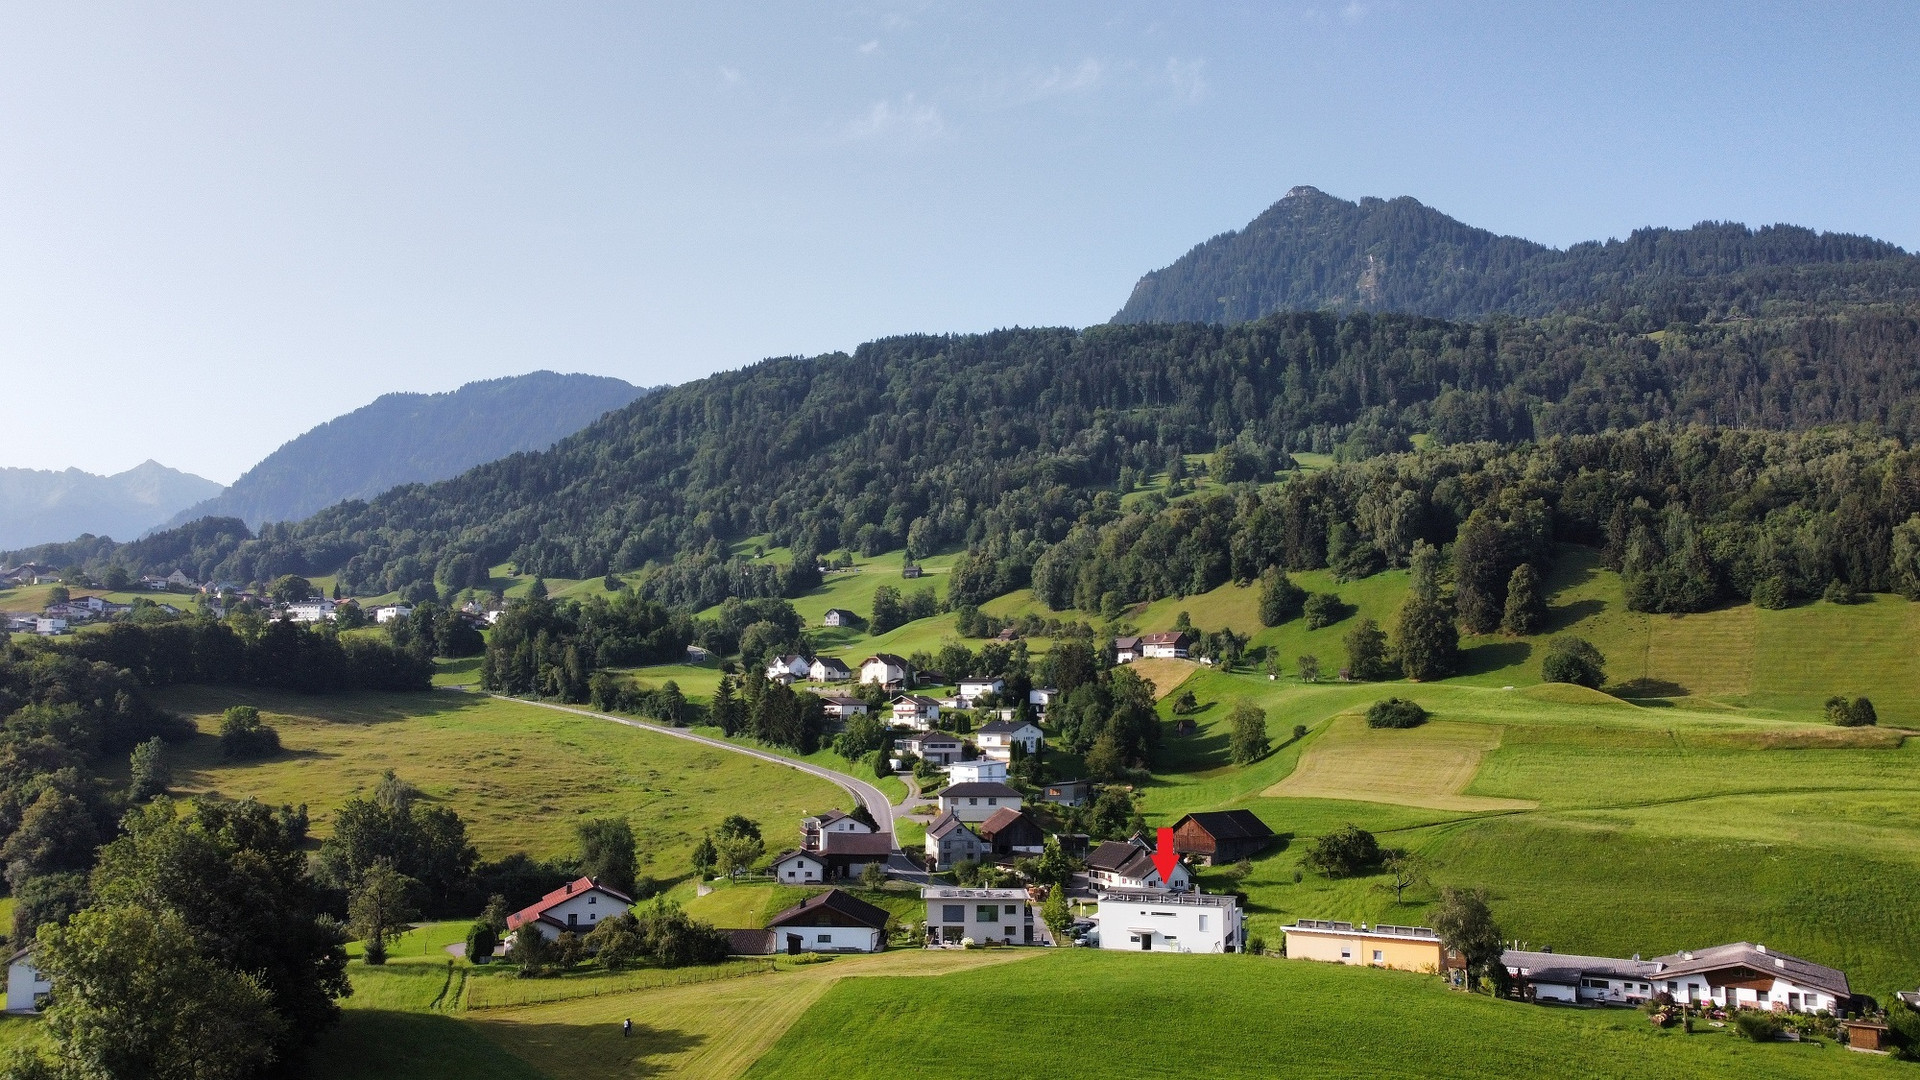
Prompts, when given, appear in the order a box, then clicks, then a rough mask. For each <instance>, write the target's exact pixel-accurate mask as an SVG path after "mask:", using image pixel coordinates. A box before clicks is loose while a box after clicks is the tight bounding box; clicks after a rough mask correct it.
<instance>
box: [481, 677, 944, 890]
mask: <svg viewBox="0 0 1920 1080" xmlns="http://www.w3.org/2000/svg"><path fill="white" fill-rule="evenodd" d="M470 692H480V691H470ZM487 696H488V697H496V698H499V699H500V700H502V701H512V702H517V703H519V704H521V705H533V706H537V707H538V708H542V709H552V710H553V711H555V712H564V713H572V714H574V715H575V716H584V717H587V718H589V719H593V720H606V721H609V722H611V723H615V724H624V725H626V726H627V727H631V728H640V729H642V730H645V731H653V732H658V733H659V734H662V735H671V736H673V737H674V738H676V739H686V740H687V741H689V742H697V743H703V744H705V745H707V746H711V747H713V748H714V749H716V750H726V751H730V752H732V753H735V754H745V755H747V756H748V757H752V758H759V759H760V760H761V761H765V762H770V763H772V764H774V765H784V766H786V767H787V768H789V769H798V770H800V771H801V772H803V773H808V774H811V775H813V776H817V777H819V778H820V779H822V780H827V781H831V782H832V783H835V784H838V785H840V786H841V787H843V788H846V789H847V790H848V791H850V792H852V793H853V797H854V798H855V799H857V800H859V802H860V805H862V806H864V807H866V808H867V813H869V814H872V815H873V821H874V824H876V825H878V826H879V827H880V828H881V829H882V830H884V831H885V832H886V834H887V835H888V836H890V837H894V846H893V854H892V855H891V856H889V857H888V859H887V871H888V872H889V873H890V874H892V875H893V876H894V877H897V878H902V879H905V880H908V881H918V882H921V883H923V884H924V883H926V882H927V881H929V880H931V879H930V877H929V875H928V874H927V872H926V871H924V870H922V869H920V868H919V867H918V866H916V865H914V864H913V863H912V862H911V861H909V860H908V859H907V857H906V855H904V854H902V853H901V851H900V841H899V838H898V837H897V836H895V835H894V831H893V809H894V808H893V803H892V802H891V801H889V800H888V798H887V793H886V792H884V791H881V790H880V789H879V788H877V787H875V786H873V785H872V784H870V783H868V782H866V781H865V780H862V779H860V778H859V777H857V776H849V775H847V774H846V773H843V772H836V771H834V770H833V769H829V768H826V767H825V766H822V765H815V764H812V763H811V762H806V761H795V760H794V759H792V758H789V757H781V756H780V755H779V754H775V753H770V752H768V751H766V750H755V749H754V748H752V747H750V746H741V745H740V744H738V743H731V742H728V741H726V740H725V739H714V738H709V737H708V736H705V735H696V734H694V733H693V732H691V731H688V730H687V729H685V728H677V727H669V726H667V725H665V724H654V723H649V722H647V721H645V720H633V719H629V718H627V717H624V716H614V715H612V714H610V713H603V712H595V711H593V710H592V709H582V708H580V707H578V706H575V705H556V704H554V703H553V702H550V701H529V700H527V699H526V698H517V697H510V696H508V695H506V694H488V695H487Z"/></svg>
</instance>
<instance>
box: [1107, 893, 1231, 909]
mask: <svg viewBox="0 0 1920 1080" xmlns="http://www.w3.org/2000/svg"><path fill="white" fill-rule="evenodd" d="M1098 895H1099V899H1100V902H1101V903H1103V904H1105V903H1109V902H1111V903H1116V904H1160V905H1172V906H1177V907H1221V908H1226V907H1239V906H1240V901H1239V900H1238V899H1236V898H1235V897H1232V896H1227V895H1224V894H1220V893H1199V892H1162V891H1161V890H1159V889H1101V890H1100V892H1099V894H1098Z"/></svg>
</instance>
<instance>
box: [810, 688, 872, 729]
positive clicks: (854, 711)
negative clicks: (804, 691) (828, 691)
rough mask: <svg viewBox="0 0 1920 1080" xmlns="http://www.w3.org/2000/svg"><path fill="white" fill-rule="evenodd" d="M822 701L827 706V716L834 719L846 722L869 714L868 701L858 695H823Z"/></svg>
mask: <svg viewBox="0 0 1920 1080" xmlns="http://www.w3.org/2000/svg"><path fill="white" fill-rule="evenodd" d="M820 701H821V703H822V704H823V705H825V706H826V713H827V716H829V717H830V718H832V719H834V720H839V721H842V722H845V721H847V720H849V719H851V718H853V717H856V716H865V715H866V714H867V703H866V702H864V701H861V700H860V699H859V698H857V697H841V696H839V695H837V694H836V695H833V696H830V697H823V698H821V699H820Z"/></svg>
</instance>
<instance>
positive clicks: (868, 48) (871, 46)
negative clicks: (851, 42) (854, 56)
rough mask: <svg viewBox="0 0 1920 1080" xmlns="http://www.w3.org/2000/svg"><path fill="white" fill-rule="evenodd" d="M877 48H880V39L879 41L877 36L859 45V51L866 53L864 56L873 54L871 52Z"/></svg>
mask: <svg viewBox="0 0 1920 1080" xmlns="http://www.w3.org/2000/svg"><path fill="white" fill-rule="evenodd" d="M879 48H880V41H879V39H878V38H876V39H874V40H873V41H869V42H867V43H866V44H864V45H861V46H860V52H861V53H862V54H863V55H866V56H871V55H873V53H874V52H875V51H876V50H878V49H879Z"/></svg>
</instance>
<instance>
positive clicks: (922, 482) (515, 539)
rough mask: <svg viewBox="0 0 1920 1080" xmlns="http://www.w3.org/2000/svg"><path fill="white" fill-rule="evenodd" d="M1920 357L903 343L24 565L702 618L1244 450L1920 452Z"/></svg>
mask: <svg viewBox="0 0 1920 1080" xmlns="http://www.w3.org/2000/svg"><path fill="white" fill-rule="evenodd" d="M1916 353H1920V317H1916V315H1915V314H1914V313H1913V312H1896V311H1880V310H1856V311H1848V312H1842V313H1837V314H1829V315H1809V316H1795V317H1787V318H1771V319H1743V320H1737V321H1731V322H1721V323H1704V324H1686V325H1680V324H1676V325H1674V326H1671V327H1668V328H1666V329H1664V330H1661V331H1657V332H1654V333H1651V334H1641V333H1634V332H1630V331H1629V330H1627V329H1625V328H1623V327H1621V326H1619V325H1617V324H1611V323H1605V322H1598V321H1594V320H1590V319H1585V318H1578V317H1552V318H1547V319H1539V320H1516V319H1501V320H1496V321H1494V322H1490V323H1486V324H1481V325H1467V324H1456V323H1447V322H1441V321H1437V320H1431V319H1423V318H1417V317H1411V316H1400V315H1372V314H1366V313H1355V314H1350V315H1346V316H1338V315H1333V314H1298V315H1282V316H1272V317H1269V318H1266V319H1263V320H1260V321H1258V322H1253V323H1247V324H1242V325H1239V326H1233V327H1223V326H1207V325H1197V324H1183V325H1175V326H1161V325H1129V326H1102V327H1094V328H1090V329H1088V330H1085V331H1073V330H1045V329H1041V330H1008V331H1000V332H996V333H991V334H979V335H966V336H938V337H936V336H917V337H900V338H890V339H885V340H882V341H876V342H873V343H870V344H868V345H865V346H863V347H861V348H860V349H859V350H858V351H856V352H855V353H854V354H853V355H851V356H848V355H845V354H832V355H828V356H821V357H815V358H812V359H785V360H772V361H767V362H765V363H762V364H758V365H755V366H753V367H750V368H746V369H743V370H740V371H734V372H726V373H722V374H719V375H715V376H713V377H711V378H708V379H705V380H701V381H700V382H696V383H690V384H687V385H684V386H680V387H676V388H673V389H671V390H667V391H663V392H660V393H657V394H652V395H648V396H647V397H645V398H642V399H640V400H639V401H636V402H635V403H633V404H632V405H631V406H629V407H627V408H626V409H624V410H621V411H620V412H617V413H614V414H612V415H610V416H608V417H606V418H605V419H603V420H602V421H601V422H599V423H597V424H595V425H594V426H592V427H590V428H588V429H586V430H585V431H583V432H581V433H580V434H578V435H575V436H573V437H571V438H569V439H567V440H565V441H563V442H562V443H560V444H559V445H558V446H556V447H555V448H554V449H553V450H551V451H548V452H544V453H528V454H517V455H514V456H512V457H509V458H506V459H503V460H501V461H497V462H493V463H490V464H488V465H484V466H481V467H479V468H476V469H473V470H470V471H469V472H467V473H465V474H463V475H461V476H459V477H457V478H455V479H453V480H449V481H445V482H442V483H439V484H434V485H413V486H408V487H402V488H399V489H396V490H394V491H392V492H389V493H387V494H385V495H383V496H381V497H379V498H377V499H375V500H373V501H372V502H369V503H362V502H348V503H342V504H339V505H337V506H334V507H331V508H329V509H327V510H325V511H322V512H321V513H320V514H318V515H315V516H314V517H313V518H310V519H308V520H307V521H304V522H301V523H298V524H280V525H270V526H267V527H266V528H264V529H263V530H262V531H261V533H260V534H259V535H258V536H249V534H248V531H247V530H246V528H245V526H244V524H242V523H239V522H237V521H234V520H232V519H224V520H223V519H212V520H208V521H202V522H198V523H195V524H193V525H190V526H186V527H183V528H182V529H180V530H174V531H172V532H169V533H163V534H157V535H155V536H153V537H149V538H146V539H144V540H141V541H138V542H137V543H135V544H129V545H113V544H110V543H107V542H105V541H81V542H76V543H75V544H70V545H53V546H49V547H43V548H39V549H33V550H31V551H28V552H20V553H14V554H13V555H12V556H10V557H12V558H16V559H18V558H27V557H32V558H38V559H40V560H42V561H46V562H51V563H54V564H56V565H71V564H80V565H86V566H91V567H97V568H104V567H105V566H106V565H108V564H111V563H120V564H132V565H130V566H129V568H130V569H135V570H144V569H152V570H169V569H172V568H173V567H174V566H175V565H185V566H187V567H188V569H189V570H190V572H193V573H196V574H199V575H200V576H203V577H221V578H228V579H231V580H235V581H242V582H245V581H265V580H271V579H272V578H273V577H275V576H277V575H279V574H282V573H326V572H331V571H335V570H340V571H342V576H341V583H342V585H343V586H344V587H345V588H347V589H348V590H351V591H353V592H358V593H362V594H366V593H378V592H385V591H388V590H391V589H403V588H406V587H408V586H410V585H419V584H423V583H433V584H437V585H439V586H440V587H442V588H446V587H452V588H462V587H466V586H468V585H474V584H480V583H482V582H484V580H485V577H486V568H487V567H488V566H490V565H493V564H496V563H499V562H502V561H509V560H510V561H512V562H514V563H515V564H517V565H518V567H519V568H520V569H521V570H522V572H527V573H536V574H545V575H549V576H556V577H584V576H589V575H598V574H602V573H606V572H608V571H627V570H633V569H637V568H640V567H643V566H646V565H648V564H649V563H657V564H671V563H674V562H675V560H676V559H677V560H679V565H677V566H676V567H674V568H673V569H672V570H670V571H669V572H667V573H664V574H661V575H658V577H659V584H658V585H656V586H654V589H655V591H654V592H653V594H652V595H653V596H654V597H655V598H656V599H659V600H661V601H662V602H666V603H672V604H676V605H681V604H684V605H690V606H701V605H704V604H708V603H712V602H714V601H715V600H717V599H718V598H719V596H721V595H727V594H732V595H778V594H780V593H783V592H791V591H793V590H795V589H797V588H801V587H804V584H805V581H804V580H774V579H773V578H772V577H769V576H768V575H769V573H770V572H769V571H766V570H764V569H762V570H754V569H751V568H748V567H746V566H744V565H743V564H738V563H734V564H731V565H730V564H729V563H728V561H727V560H726V559H725V558H724V547H723V544H724V542H726V541H729V540H734V539H738V538H742V537H746V536H752V535H756V534H761V533H765V534H770V535H771V537H772V538H773V540H774V541H775V542H776V543H781V544H788V545H792V546H793V547H794V548H795V549H796V550H800V551H802V552H805V551H809V550H811V551H827V550H831V549H834V548H838V547H852V548H855V549H858V550H861V551H865V552H869V553H872V552H878V551H884V550H891V549H897V548H900V547H901V546H903V545H904V546H906V547H907V548H908V549H909V550H911V551H913V552H915V553H926V552H931V551H934V550H937V549H943V548H950V547H954V546H960V545H971V546H975V547H979V546H981V545H983V544H984V543H986V542H987V540H988V538H989V537H1000V538H1005V541H1006V542H1009V543H1015V544H1017V545H1018V546H1020V547H1022V549H1023V550H1024V549H1027V548H1031V547H1033V546H1034V545H1040V546H1045V545H1049V544H1053V543H1056V542H1058V541H1060V540H1062V539H1064V538H1065V537H1066V536H1067V534H1068V532H1069V530H1070V529H1071V528H1072V527H1073V526H1074V525H1075V523H1076V522H1078V521H1079V519H1080V518H1081V516H1082V515H1083V514H1085V513H1087V512H1088V510H1090V509H1091V508H1092V499H1093V496H1094V494H1095V493H1096V492H1098V491H1102V490H1113V489H1115V488H1117V487H1119V486H1122V485H1124V484H1128V483H1136V482H1139V481H1140V480H1142V479H1144V478H1145V477H1147V476H1149V475H1152V474H1155V473H1158V472H1160V471H1162V470H1164V469H1166V468H1167V467H1168V464H1169V462H1170V461H1172V460H1173V459H1174V458H1176V457H1178V456H1179V455H1182V454H1192V453H1207V452H1212V451H1214V450H1216V449H1217V448H1219V447H1222V446H1226V445H1229V444H1231V445H1234V446H1237V447H1239V448H1241V450H1242V451H1243V453H1242V456H1243V457H1244V458H1245V459H1246V460H1247V461H1249V462H1252V463H1254V465H1255V466H1257V467H1261V468H1264V467H1267V466H1283V465H1285V464H1286V461H1285V459H1286V455H1287V454H1289V453H1294V452H1299V451H1319V452H1331V453H1335V454H1337V455H1339V456H1341V457H1342V458H1345V459H1351V460H1363V459H1365V458H1367V457H1371V456H1374V455H1377V454H1381V453H1391V452H1395V451H1400V450H1404V449H1407V448H1408V447H1409V445H1410V442H1409V440H1410V438H1411V436H1413V435H1414V434H1417V433H1422V432H1424V433H1428V434H1430V435H1432V436H1433V439H1434V440H1435V441H1436V442H1438V443H1442V444H1453V443H1464V442H1474V441H1494V442H1499V443H1505V444H1511V443H1516V442H1521V441H1527V440H1538V439H1545V438H1550V437H1553V436H1556V435H1574V434H1588V433H1595V432H1602V431H1608V430H1618V429H1624V428H1628V427H1632V426H1635V425H1639V424H1642V423H1648V422H1661V423H1681V424H1702V425H1715V426H1738V427H1746V428H1759V429H1773V430H1792V429H1806V428H1812V427H1818V426H1822V425H1853V424H1863V425H1867V426H1868V427H1869V428H1871V429H1873V430H1876V431H1880V432H1883V433H1886V434H1888V435H1890V436H1892V437H1895V438H1898V439H1902V440H1908V439H1911V438H1913V437H1914V436H1915V435H1916V434H1920V366H1917V365H1915V364H1914V363H1913V362H1912V358H1913V357H1914V356H1915V355H1916ZM1022 558H1027V557H1026V556H1022ZM1032 559H1037V555H1034V556H1032V557H1031V559H1029V561H1032ZM800 562H801V566H802V567H803V569H804V567H806V566H808V565H810V562H809V561H808V560H805V559H803V560H800ZM762 577H766V578H767V580H764V581H762V580H759V579H760V578H762ZM804 577H805V575H804V574H802V579H804Z"/></svg>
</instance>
